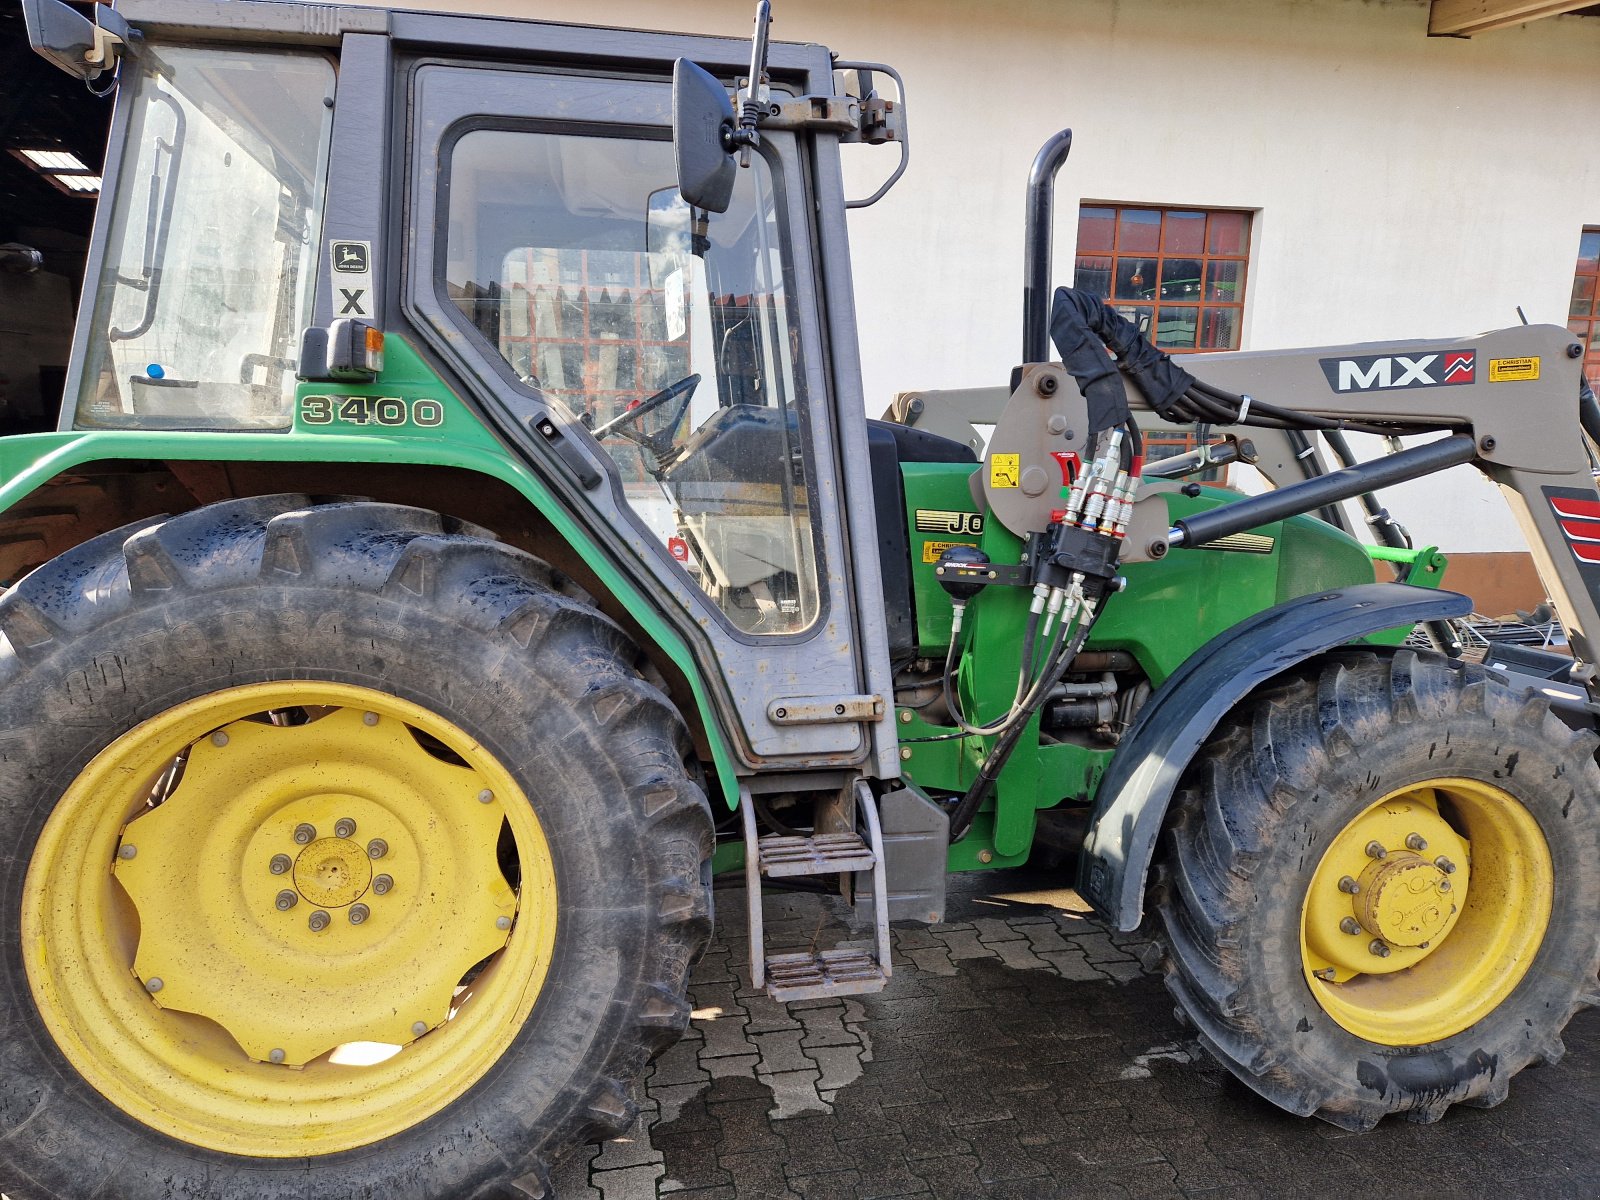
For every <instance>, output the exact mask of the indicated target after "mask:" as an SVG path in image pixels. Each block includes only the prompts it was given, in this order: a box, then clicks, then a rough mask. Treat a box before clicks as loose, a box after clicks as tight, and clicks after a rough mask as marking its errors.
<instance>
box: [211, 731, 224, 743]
mask: <svg viewBox="0 0 1600 1200" xmlns="http://www.w3.org/2000/svg"><path fill="white" fill-rule="evenodd" d="M211 744H212V745H213V746H226V745H227V744H228V735H227V734H225V733H223V732H222V730H220V729H219V730H217V731H216V732H215V733H213V734H212V735H211Z"/></svg>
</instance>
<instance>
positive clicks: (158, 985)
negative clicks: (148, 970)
mask: <svg viewBox="0 0 1600 1200" xmlns="http://www.w3.org/2000/svg"><path fill="white" fill-rule="evenodd" d="M166 986H167V985H166V984H165V983H164V982H162V979H161V976H159V975H152V976H151V977H150V978H149V979H147V980H145V981H144V990H145V991H147V992H149V993H150V994H151V995H152V996H154V995H155V994H156V993H157V992H159V991H160V990H161V989H162V988H164V987H166Z"/></svg>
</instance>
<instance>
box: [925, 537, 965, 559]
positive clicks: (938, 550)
mask: <svg viewBox="0 0 1600 1200" xmlns="http://www.w3.org/2000/svg"><path fill="white" fill-rule="evenodd" d="M970 545H972V543H971V542H923V543H922V561H923V562H925V563H936V562H938V561H939V556H940V555H941V554H943V553H944V552H945V551H946V550H948V549H950V547H951V546H970Z"/></svg>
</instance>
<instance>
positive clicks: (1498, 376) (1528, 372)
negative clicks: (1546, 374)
mask: <svg viewBox="0 0 1600 1200" xmlns="http://www.w3.org/2000/svg"><path fill="white" fill-rule="evenodd" d="M1537 378H1539V360H1538V359H1537V358H1491V359H1490V360H1489V382H1490V383H1519V382H1521V381H1523V380H1527V379H1537Z"/></svg>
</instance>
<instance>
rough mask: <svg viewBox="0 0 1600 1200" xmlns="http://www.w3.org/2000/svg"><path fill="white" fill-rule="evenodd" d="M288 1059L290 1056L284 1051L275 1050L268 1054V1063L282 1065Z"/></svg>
mask: <svg viewBox="0 0 1600 1200" xmlns="http://www.w3.org/2000/svg"><path fill="white" fill-rule="evenodd" d="M288 1057H289V1056H288V1055H287V1054H285V1053H284V1052H283V1051H282V1050H273V1051H271V1052H269V1053H268V1055H267V1061H268V1062H275V1063H281V1062H282V1061H283V1060H284V1059H286V1058H288Z"/></svg>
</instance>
